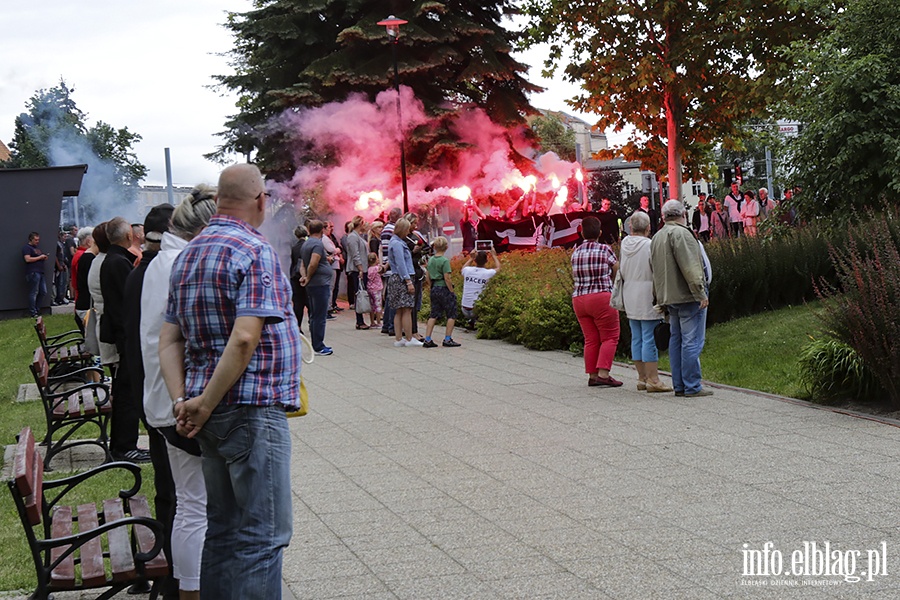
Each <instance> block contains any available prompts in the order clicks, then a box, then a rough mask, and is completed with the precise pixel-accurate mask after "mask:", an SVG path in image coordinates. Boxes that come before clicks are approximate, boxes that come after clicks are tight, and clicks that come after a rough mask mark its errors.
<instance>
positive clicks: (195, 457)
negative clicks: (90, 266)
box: [140, 185, 216, 600]
mask: <svg viewBox="0 0 900 600" xmlns="http://www.w3.org/2000/svg"><path fill="white" fill-rule="evenodd" d="M215 193H216V191H215V188H213V187H210V186H207V185H199V186H197V187H195V188H194V189H193V190H192V191H191V195H190V196H187V197H186V198H185V199H184V200H182V201H181V204H179V205H178V206H177V207H176V208H175V212H174V213H172V223H171V225H170V227H169V231H167V232H165V233H163V234H162V241H161V249H160V251H159V254H158V255H157V256H156V258H154V259H153V262H151V263H150V265H149V266H148V267H147V272H146V274H145V275H144V287H143V292H142V293H141V329H140V332H141V336H140V337H141V353H142V355H143V363H144V412H145V413H146V416H147V423H149V424H150V425H151V426H152V427H155V428H156V429H158V430H159V432H160V433H161V434H162V435H163V437H165V438H166V447H167V450H168V454H169V464H170V466H171V469H172V480H173V482H174V483H175V498H176V507H175V522H174V524H173V527H172V571H173V575H174V577H175V579H177V580H178V585H179V597H180V598H182V600H184V599H194V598H199V597H200V558H201V556H202V553H203V541H204V538H205V537H206V484H205V483H204V479H203V471H202V469H201V463H200V446H199V444H198V443H197V441H196V440H194V439H188V438H186V437H182V436H180V435H179V434H178V433H177V432H176V431H175V417H174V415H173V412H172V405H173V402H172V398H171V397H170V396H169V391H168V389H167V388H166V384H165V382H164V381H163V378H162V373H161V372H160V367H159V332H160V330H161V329H162V324H163V320H164V317H165V312H166V303H167V301H168V298H169V276H170V275H171V273H172V264H173V263H174V262H175V258H176V257H177V256H178V255H179V254H181V252H182V250H184V248H185V247H186V246H187V245H188V242H189V241H190V240H192V239H194V238H195V237H196V236H197V234H199V233H200V232H201V231H203V229H204V228H205V227H206V226H207V225H208V224H209V220H210V218H211V217H212V215H213V214H214V213H215V212H216V203H215Z"/></svg>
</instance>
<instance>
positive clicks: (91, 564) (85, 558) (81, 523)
mask: <svg viewBox="0 0 900 600" xmlns="http://www.w3.org/2000/svg"><path fill="white" fill-rule="evenodd" d="M99 526H100V524H99V519H98V518H97V507H96V506H95V505H94V504H82V505H81V506H79V507H78V533H85V532H86V531H92V530H94V529H97V527H99ZM101 537H102V536H99V535H98V536H97V537H95V538H94V539H92V540H89V541H87V542H85V543H84V544H83V545H82V546H81V580H82V581H83V582H84V585H86V586H100V585H103V584H104V583H106V569H105V567H104V565H103V544H101V543H100V541H101Z"/></svg>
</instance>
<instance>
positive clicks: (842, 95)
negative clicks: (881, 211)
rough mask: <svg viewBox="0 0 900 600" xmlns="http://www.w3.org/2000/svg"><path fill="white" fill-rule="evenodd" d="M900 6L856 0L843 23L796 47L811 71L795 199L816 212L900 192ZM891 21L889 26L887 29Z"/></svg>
mask: <svg viewBox="0 0 900 600" xmlns="http://www.w3.org/2000/svg"><path fill="white" fill-rule="evenodd" d="M898 19H900V4H898V3H897V2H896V1H894V0H850V2H849V4H848V5H847V9H846V10H845V11H843V12H842V13H840V14H837V15H835V23H836V26H835V28H834V30H833V31H832V32H830V33H829V34H828V35H827V36H826V37H825V38H824V39H822V40H821V41H819V43H816V44H806V45H803V46H800V47H799V48H797V49H796V53H797V55H798V56H799V59H800V61H801V63H802V64H803V65H804V67H805V68H804V69H803V70H802V71H800V72H799V74H798V78H797V79H796V80H795V81H794V82H793V87H795V88H797V89H799V90H802V91H803V94H802V96H801V98H800V100H799V102H798V103H797V104H796V106H795V111H796V112H795V113H794V115H793V116H794V118H796V119H797V120H799V121H801V122H802V123H803V128H802V130H801V134H800V136H799V137H798V138H797V140H796V143H795V144H794V145H793V147H792V151H793V154H792V164H793V168H794V177H795V180H794V183H796V184H797V185H799V186H800V188H802V192H801V193H800V194H798V195H797V196H795V199H794V202H795V206H797V207H798V208H799V209H800V210H801V212H803V213H805V215H806V216H807V217H808V218H810V217H815V216H826V217H838V218H846V217H848V216H850V215H851V212H850V211H849V210H848V209H850V208H853V207H859V206H875V207H880V206H882V205H883V204H884V203H886V202H888V200H889V198H890V202H891V204H893V203H894V202H893V198H894V197H896V194H897V193H898V192H900V64H898V62H897V56H898V55H900V30H898V29H897V28H896V27H893V25H892V24H894V23H896V22H897V20H898ZM886 25H887V26H886Z"/></svg>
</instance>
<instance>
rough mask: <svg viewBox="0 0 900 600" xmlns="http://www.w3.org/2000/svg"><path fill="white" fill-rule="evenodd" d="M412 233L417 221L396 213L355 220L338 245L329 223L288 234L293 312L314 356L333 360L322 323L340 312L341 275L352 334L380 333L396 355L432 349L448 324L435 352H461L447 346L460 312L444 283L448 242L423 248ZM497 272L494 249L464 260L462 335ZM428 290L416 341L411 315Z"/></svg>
mask: <svg viewBox="0 0 900 600" xmlns="http://www.w3.org/2000/svg"><path fill="white" fill-rule="evenodd" d="M418 225H419V219H418V216H417V215H416V214H415V213H406V214H403V212H402V211H401V210H400V209H399V208H394V209H392V210H390V211H388V212H386V213H382V214H381V215H379V216H378V218H377V219H376V220H374V221H372V222H367V221H366V220H365V219H364V218H363V217H362V216H360V215H356V216H354V217H353V218H352V219H351V220H349V221H347V222H346V223H345V225H344V235H343V236H342V237H340V238H338V237H337V236H336V235H335V234H334V233H333V230H334V225H333V223H331V222H330V221H321V220H318V219H311V220H308V221H307V222H306V223H305V224H304V225H301V226H299V227H297V228H296V229H295V230H294V235H295V237H296V238H297V241H296V243H295V244H294V246H293V247H292V249H291V268H290V278H291V286H292V290H293V307H294V312H295V313H296V315H297V321H298V323H299V324H300V327H301V328H302V324H303V319H304V314H305V315H308V323H309V337H310V341H311V343H312V347H313V351H314V352H315V353H316V354H317V355H318V356H329V355H331V354H333V353H334V349H333V348H332V347H331V346H328V345H327V344H326V343H325V331H326V326H327V322H328V321H329V320H330V319H333V318H336V314H337V313H339V312H342V311H343V310H344V308H343V307H341V306H338V304H337V302H336V299H337V297H338V290H339V287H340V285H341V277H342V273H343V274H344V276H345V277H346V290H347V301H348V304H349V310H351V311H353V312H354V313H355V315H356V329H357V330H369V329H375V328H379V327H380V330H381V333H383V334H385V335H388V336H390V337H393V338H394V346H396V347H398V348H402V347H420V346H421V347H425V348H434V347H437V345H438V343H437V342H435V341H434V340H433V339H432V334H433V333H434V327H435V325H436V324H437V321H438V320H439V319H446V320H447V326H446V330H445V334H444V338H443V340H442V341H441V343H440V344H441V345H442V346H443V347H447V348H455V347H458V346H460V343H459V342H457V341H455V340H454V339H453V330H454V326H455V323H456V320H457V318H458V314H457V313H458V312H459V307H458V306H457V304H458V303H457V300H456V291H455V290H454V287H453V281H452V279H451V277H450V275H451V273H452V269H451V266H450V260H449V259H448V258H447V257H446V256H445V253H446V252H447V250H448V249H449V245H450V244H449V240H448V239H447V238H445V237H443V236H439V237H437V238H435V239H434V240H433V241H432V242H429V241H428V238H427V236H426V235H424V234H423V233H422V232H421V231H420V230H419V228H418ZM489 258H492V259H493V268H490V269H488V268H486V265H487V263H488V260H489ZM472 263H474V265H475V266H472ZM499 268H500V261H499V260H498V259H497V254H496V252H495V251H494V250H493V249H491V250H482V251H479V252H471V253H469V261H468V262H467V263H466V264H465V265H464V266H463V268H462V273H461V274H462V276H463V282H464V283H463V289H462V307H461V308H462V313H463V316H464V318H465V319H466V321H465V323H466V329H467V330H469V329H474V328H475V319H476V317H475V312H474V304H475V301H476V300H477V299H478V297H479V296H480V294H481V291H482V290H483V289H484V286H485V284H486V283H487V281H488V280H489V279H490V278H491V277H493V276H494V275H495V274H496V273H497V271H498V270H499ZM426 289H427V290H428V293H429V299H430V306H431V313H430V315H429V320H428V324H427V330H426V332H425V335H422V334H420V333H419V327H418V326H419V324H418V319H417V318H416V315H417V314H418V312H419V310H420V309H421V308H422V295H423V293H424V291H425V290H426ZM360 294H364V295H365V298H363V299H361V300H359V306H358V305H357V303H358V302H357V301H358V299H359V298H360ZM362 307H365V308H366V309H365V310H363V308H362Z"/></svg>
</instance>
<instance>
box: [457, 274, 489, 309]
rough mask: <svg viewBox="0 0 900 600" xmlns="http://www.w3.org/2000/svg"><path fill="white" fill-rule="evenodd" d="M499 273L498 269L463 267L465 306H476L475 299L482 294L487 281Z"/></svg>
mask: <svg viewBox="0 0 900 600" xmlns="http://www.w3.org/2000/svg"><path fill="white" fill-rule="evenodd" d="M496 274H497V269H485V268H484V267H463V270H462V276H463V295H462V305H463V306H464V307H465V308H472V307H474V306H475V301H476V300H478V297H479V296H481V291H482V290H483V289H484V286H485V285H486V284H487V282H488V281H489V280H490V279H491V277H493V276H494V275H496Z"/></svg>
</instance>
